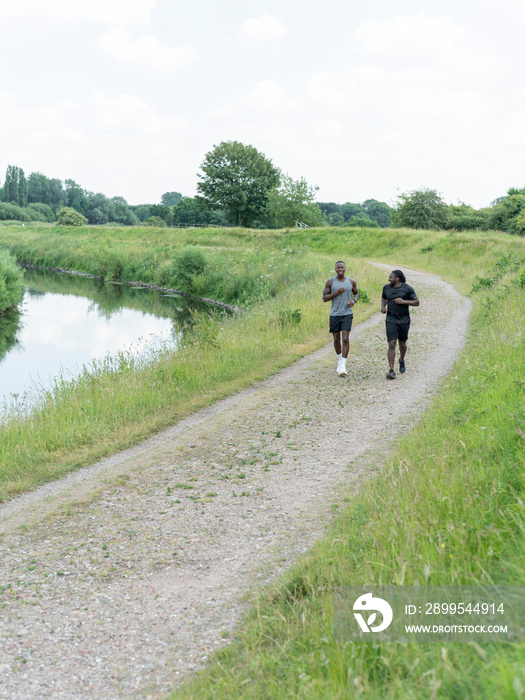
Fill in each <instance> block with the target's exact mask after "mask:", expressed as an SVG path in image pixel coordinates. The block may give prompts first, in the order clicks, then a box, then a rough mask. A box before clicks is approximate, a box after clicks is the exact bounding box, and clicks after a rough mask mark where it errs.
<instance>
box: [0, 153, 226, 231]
mask: <svg viewBox="0 0 525 700" xmlns="http://www.w3.org/2000/svg"><path fill="white" fill-rule="evenodd" d="M63 207H70V208H72V209H75V210H76V211H78V212H79V213H80V214H82V215H83V216H85V217H86V219H87V220H88V223H90V224H109V223H112V224H121V225H124V226H135V225H138V224H149V225H152V226H163V225H177V224H197V223H198V224H218V225H226V221H225V218H224V216H223V215H222V213H221V212H216V211H211V210H205V209H202V208H200V207H198V206H197V204H196V202H195V200H194V199H193V198H192V197H183V196H182V194H180V193H179V192H166V193H164V194H163V195H162V198H161V202H160V204H138V205H131V204H128V203H127V202H126V200H125V199H124V197H111V198H110V197H106V195H104V194H102V193H101V192H89V191H88V190H85V189H84V188H83V187H81V186H80V185H79V184H77V183H76V182H75V181H74V180H64V182H62V180H58V179H56V178H49V177H47V176H46V175H43V174H42V173H31V174H30V175H29V177H26V176H25V174H24V171H23V170H22V168H19V167H17V166H14V165H9V166H8V167H7V170H6V175H5V182H4V184H3V186H2V187H0V220H4V221H5V220H14V221H28V222H29V221H48V222H53V221H56V218H57V217H56V214H57V212H58V211H59V210H60V209H62V208H63Z"/></svg>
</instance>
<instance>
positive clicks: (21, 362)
mask: <svg viewBox="0 0 525 700" xmlns="http://www.w3.org/2000/svg"><path fill="white" fill-rule="evenodd" d="M25 285H26V288H25V293H24V298H23V301H22V302H21V304H20V305H19V306H18V308H16V309H12V310H10V311H9V312H8V313H7V314H4V315H3V316H0V414H2V413H5V412H6V411H8V410H9V409H10V408H12V407H13V406H15V405H18V406H21V405H24V406H31V405H34V403H35V401H36V400H37V399H38V397H39V396H41V395H42V393H43V392H45V391H48V390H50V389H52V388H53V386H54V383H55V379H56V378H57V377H63V378H65V379H69V378H73V377H75V376H77V375H78V374H79V373H80V372H81V371H82V369H83V367H84V366H90V365H92V363H93V361H100V360H102V359H103V358H104V357H107V356H108V355H110V356H114V355H117V354H118V353H121V352H126V353H142V354H144V353H147V352H151V350H153V349H154V348H156V347H159V346H160V345H161V344H168V345H170V346H171V347H173V348H176V346H177V343H178V341H179V340H180V334H181V330H180V329H181V328H182V327H183V326H186V325H187V324H191V319H192V314H191V311H190V310H191V309H193V310H196V311H199V312H208V311H209V309H210V307H209V305H207V304H205V303H204V302H201V301H199V300H195V299H191V298H188V297H183V296H179V295H165V294H164V295H163V294H162V293H159V292H158V291H154V290H150V289H145V288H141V287H130V286H128V285H120V284H111V283H107V282H102V281H100V280H94V279H90V278H84V277H78V276H76V275H65V274H59V273H54V272H40V271H39V272H37V271H26V272H25Z"/></svg>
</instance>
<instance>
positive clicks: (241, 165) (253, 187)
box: [196, 141, 279, 226]
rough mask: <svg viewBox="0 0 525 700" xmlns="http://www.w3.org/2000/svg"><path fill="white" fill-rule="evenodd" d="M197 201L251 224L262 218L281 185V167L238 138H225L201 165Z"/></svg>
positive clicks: (240, 223) (232, 220) (233, 219)
mask: <svg viewBox="0 0 525 700" xmlns="http://www.w3.org/2000/svg"><path fill="white" fill-rule="evenodd" d="M201 169H202V174H200V173H199V174H198V177H199V178H200V179H201V182H199V183H198V185H197V190H198V196H197V198H196V199H197V201H198V202H199V203H200V204H202V205H203V206H205V207H208V208H210V209H223V210H224V211H225V212H226V215H227V217H228V220H229V221H230V223H232V224H234V225H237V226H251V225H252V224H253V223H255V222H256V221H257V219H259V218H260V217H261V216H262V215H263V213H264V210H265V207H266V204H267V202H268V195H269V193H270V192H271V190H272V189H274V188H275V187H277V186H278V185H279V170H278V169H277V168H276V167H275V166H274V165H273V163H272V161H271V160H269V159H268V158H266V157H265V156H264V155H263V154H262V153H259V151H258V150H257V149H256V148H254V147H253V146H248V145H246V144H244V143H240V142H239V141H223V142H222V143H220V144H219V145H218V146H215V147H214V148H213V150H212V151H209V152H208V153H206V155H205V157H204V161H203V163H202V165H201Z"/></svg>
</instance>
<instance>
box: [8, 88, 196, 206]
mask: <svg viewBox="0 0 525 700" xmlns="http://www.w3.org/2000/svg"><path fill="white" fill-rule="evenodd" d="M4 95H5V93H4ZM4 95H0V123H1V124H2V131H1V132H0V152H1V153H2V163H3V166H2V167H3V168H5V165H6V164H7V163H16V164H17V165H19V166H20V167H22V168H24V170H25V172H26V173H30V172H32V171H39V172H43V173H45V174H46V175H47V176H48V177H57V178H59V179H61V180H64V179H66V178H72V179H74V180H76V181H77V182H79V183H80V184H81V185H82V186H83V187H85V188H87V189H90V190H94V191H97V192H103V193H104V194H106V195H107V196H114V195H122V196H124V197H126V198H127V199H129V200H130V202H131V203H138V202H141V201H142V202H144V201H147V200H149V201H153V202H155V201H158V200H159V199H160V194H161V192H163V191H166V190H168V189H169V185H166V186H165V189H163V190H161V192H157V187H158V188H161V187H162V184H160V183H162V182H167V183H170V182H172V181H173V179H174V178H177V176H176V175H175V174H174V173H176V172H178V171H185V170H187V169H189V170H190V173H192V176H193V177H194V173H195V172H196V170H197V167H196V164H195V163H194V162H193V161H192V162H188V159H187V158H186V151H187V146H186V139H187V132H188V123H187V121H186V120H185V119H182V118H174V117H171V116H166V115H164V114H160V113H159V112H158V111H156V110H155V109H154V108H153V107H152V106H151V105H150V104H148V103H147V102H146V101H145V100H143V99H141V98H139V97H136V96H134V95H125V94H123V95H119V96H117V97H111V96H109V95H107V94H106V93H103V92H97V93H94V94H92V95H90V96H88V97H87V98H86V99H84V100H78V101H75V100H67V101H61V102H58V103H54V104H49V105H47V106H41V107H37V106H34V105H32V104H25V103H23V102H22V100H21V99H20V98H19V97H17V96H16V95H13V94H12V93H11V94H7V96H6V97H7V99H5V100H4V99H1V98H3V97H4ZM186 177H187V176H186V175H185V178H184V179H186ZM157 183H159V184H157ZM181 188H182V187H181ZM172 189H177V187H176V186H175V185H174V186H172ZM152 190H153V192H152Z"/></svg>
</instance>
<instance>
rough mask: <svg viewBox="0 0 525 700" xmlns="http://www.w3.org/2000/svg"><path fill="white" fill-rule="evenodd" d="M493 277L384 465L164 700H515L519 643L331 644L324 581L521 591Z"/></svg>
mask: <svg viewBox="0 0 525 700" xmlns="http://www.w3.org/2000/svg"><path fill="white" fill-rule="evenodd" d="M507 244H508V241H506V242H505V245H507ZM509 245H512V243H510V244H509ZM396 260H398V261H399V258H396ZM485 265H486V263H485V261H484V260H483V259H479V260H478V266H479V268H481V269H483V268H485V270H486V271H487V272H488V271H489V269H490V265H489V268H486V267H485ZM501 267H502V264H500V266H499V268H498V266H496V267H495V268H494V270H492V274H491V275H490V276H489V277H487V278H486V279H489V280H492V282H491V283H490V284H489V285H488V287H489V288H490V294H489V295H488V296H487V294H486V291H487V288H486V286H483V285H482V287H481V294H480V293H479V292H477V293H475V294H474V297H475V299H476V304H475V306H476V309H475V312H474V315H473V318H472V322H471V326H470V330H469V335H468V343H467V349H466V350H465V352H464V353H463V355H462V357H461V358H460V359H459V361H458V362H457V363H456V365H455V367H454V369H453V371H452V372H451V374H450V376H449V377H448V379H447V381H446V382H445V385H444V386H443V387H442V390H441V391H440V393H439V395H438V396H437V397H436V399H435V400H434V402H433V404H432V406H431V408H430V409H429V411H428V412H427V413H426V414H425V416H424V417H423V418H422V419H421V421H420V422H419V423H418V424H417V425H416V427H415V428H414V429H413V430H412V431H411V432H410V433H409V434H408V435H407V436H406V437H405V438H403V439H402V440H401V441H400V442H399V444H398V445H397V448H396V450H395V454H394V455H393V457H392V460H391V462H390V463H389V464H387V465H385V467H384V470H383V471H382V473H381V475H380V476H379V477H378V478H377V479H375V480H374V481H373V482H369V483H368V485H367V486H365V487H364V488H363V489H362V491H361V493H360V494H359V495H358V496H357V497H352V496H348V506H347V507H345V508H344V511H343V512H341V514H340V515H339V516H338V518H337V519H336V520H335V522H334V523H333V525H332V526H331V529H330V534H329V535H328V536H327V537H326V538H325V539H323V540H322V541H319V542H318V543H317V544H316V545H315V546H314V547H313V548H312V550H311V551H310V552H309V553H308V554H307V555H306V556H304V557H302V558H301V559H300V561H299V562H298V563H297V565H296V566H295V567H294V568H293V569H292V570H291V571H289V572H288V573H287V574H286V575H285V576H284V577H282V578H281V579H280V580H279V581H278V582H277V583H276V584H274V585H272V586H271V587H269V588H268V589H267V590H265V591H264V592H263V593H262V594H260V596H259V597H258V598H257V600H256V602H255V604H254V605H253V607H252V609H251V611H250V612H249V614H248V615H247V616H246V618H245V620H244V621H243V623H242V624H241V625H240V628H239V629H238V632H237V635H236V639H235V641H234V642H233V643H232V645H231V646H229V647H228V648H225V649H223V650H222V651H220V652H218V653H217V654H216V655H215V657H214V660H213V662H212V663H211V665H210V666H209V668H208V669H207V670H206V671H204V672H203V673H202V674H200V675H198V676H197V677H195V678H194V679H192V680H191V681H189V682H188V683H187V684H185V685H183V686H182V687H181V688H180V689H178V690H177V691H176V692H175V693H174V695H173V696H172V697H177V698H197V697H199V698H202V697H206V698H212V697H213V698H214V699H215V698H231V697H235V698H289V697H294V698H354V697H355V698H359V697H363V698H377V700H379V699H381V700H384V699H386V700H394V699H395V700H401V699H405V698H416V699H419V698H447V699H448V698H457V699H458V700H459V699H460V698H462V699H463V698H476V699H477V698H486V699H487V700H488V699H489V698H490V699H492V698H496V697H497V698H520V697H523V695H524V689H525V645H523V644H513V645H510V644H505V643H500V644H496V643H489V642H483V643H472V642H471V643H461V642H449V643H444V644H435V643H434V644H431V643H426V644H396V643H390V644H385V643H380V642H368V643H350V642H348V643H337V642H335V641H334V639H333V634H332V622H333V609H332V605H333V603H332V590H333V586H334V585H359V584H366V585H369V584H372V585H373V584H394V585H399V586H403V585H445V584H470V585H476V584H492V583H494V584H513V585H525V556H524V546H523V543H524V535H525V505H524V502H523V501H524V500H525V499H524V497H523V491H524V488H525V479H524V476H525V352H524V350H525V316H524V314H523V308H524V304H525V274H524V273H523V272H520V270H519V269H518V271H517V274H516V270H512V269H509V267H510V268H512V265H510V266H509V265H507V266H506V267H507V270H506V272H505V273H504V274H502V275H498V270H499V269H501Z"/></svg>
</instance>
